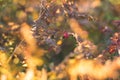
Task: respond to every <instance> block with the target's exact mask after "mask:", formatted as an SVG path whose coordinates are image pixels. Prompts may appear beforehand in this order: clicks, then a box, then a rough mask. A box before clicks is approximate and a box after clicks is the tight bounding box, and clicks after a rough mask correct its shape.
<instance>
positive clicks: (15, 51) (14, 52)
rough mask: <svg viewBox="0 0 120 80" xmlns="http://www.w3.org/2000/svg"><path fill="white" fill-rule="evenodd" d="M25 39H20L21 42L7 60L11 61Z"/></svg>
mask: <svg viewBox="0 0 120 80" xmlns="http://www.w3.org/2000/svg"><path fill="white" fill-rule="evenodd" d="M23 41H24V39H23V40H22V41H20V43H19V44H18V45H17V46H16V48H15V49H14V51H13V53H12V54H11V55H10V57H9V58H8V60H7V63H9V62H10V60H11V59H12V57H13V56H14V54H15V52H16V51H17V49H18V48H19V46H20V45H21V44H22V42H23Z"/></svg>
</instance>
